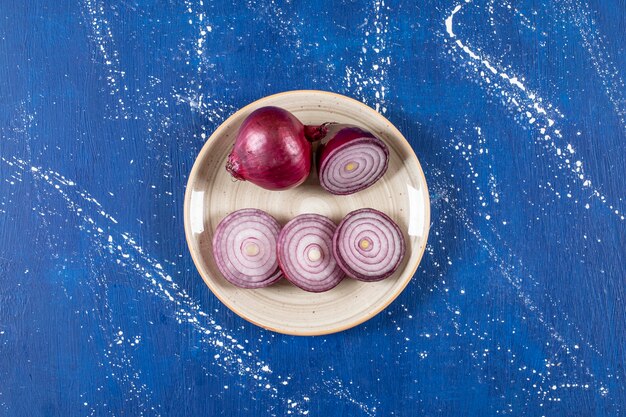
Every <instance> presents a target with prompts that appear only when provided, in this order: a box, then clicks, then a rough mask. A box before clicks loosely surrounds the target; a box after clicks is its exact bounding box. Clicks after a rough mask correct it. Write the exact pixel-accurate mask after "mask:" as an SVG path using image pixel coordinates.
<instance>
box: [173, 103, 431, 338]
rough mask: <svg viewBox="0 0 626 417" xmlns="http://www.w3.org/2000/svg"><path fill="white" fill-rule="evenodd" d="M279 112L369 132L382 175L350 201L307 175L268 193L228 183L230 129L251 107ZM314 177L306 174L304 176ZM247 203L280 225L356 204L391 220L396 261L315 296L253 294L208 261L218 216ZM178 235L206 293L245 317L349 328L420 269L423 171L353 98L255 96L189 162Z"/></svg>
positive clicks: (296, 328)
mask: <svg viewBox="0 0 626 417" xmlns="http://www.w3.org/2000/svg"><path fill="white" fill-rule="evenodd" d="M263 106H278V107H282V108H284V109H287V110H289V111H291V112H292V113H293V114H294V115H295V116H296V117H297V118H298V119H300V121H302V122H303V123H304V124H321V123H324V122H339V123H350V124H354V125H357V126H361V127H363V128H365V129H367V130H369V131H371V132H373V133H375V134H376V135H378V136H379V137H380V138H381V139H382V140H384V141H385V143H386V144H387V145H388V146H389V151H390V154H389V169H388V170H387V173H386V174H385V175H384V176H383V177H382V179H380V180H379V181H378V182H377V183H375V184H374V185H373V186H371V187H370V188H368V189H366V190H363V191H360V192H358V193H355V194H352V195H349V196H335V195H332V194H329V193H328V192H326V191H324V190H323V189H322V188H321V187H320V185H319V184H318V179H317V176H316V173H315V172H313V173H312V174H311V175H310V176H309V178H308V179H307V181H306V182H305V183H304V184H302V185H300V186H299V187H296V188H294V189H291V190H286V191H268V190H265V189H262V188H260V187H257V186H255V185H254V184H251V183H249V182H244V181H234V180H233V179H232V178H231V176H230V175H229V174H228V173H227V172H226V170H225V169H224V166H225V164H226V157H227V156H228V154H229V152H230V151H231V149H232V146H233V143H234V141H235V137H236V136H237V130H238V129H239V126H240V124H241V123H242V122H243V120H244V119H245V118H246V117H247V116H248V115H249V114H250V113H251V112H252V111H254V110H255V109H257V108H259V107H263ZM313 171H315V170H313ZM246 207H254V208H259V209H262V210H265V211H266V212H268V213H269V214H271V215H272V216H274V217H275V218H276V219H277V220H278V221H279V222H280V223H281V224H283V225H284V224H285V223H287V222H288V221H289V220H290V219H292V218H293V217H295V216H297V215H299V214H303V213H318V214H322V215H325V216H328V217H329V218H331V219H332V220H333V221H334V222H336V223H337V224H338V223H339V222H340V221H341V219H342V218H343V217H344V216H345V215H346V214H348V213H349V212H351V211H352V210H356V209H359V208H363V207H372V208H375V209H378V210H380V211H382V212H384V213H386V214H387V215H389V216H390V217H391V218H393V219H394V220H395V221H396V222H397V223H398V225H399V226H400V228H401V229H402V231H403V233H404V234H405V239H406V242H407V253H406V256H405V257H404V261H403V263H402V264H401V265H400V267H399V268H398V270H397V271H396V273H395V274H394V275H393V276H391V277H390V278H388V279H386V280H383V281H379V282H369V283H368V282H360V281H356V280H353V279H350V278H346V279H344V280H343V281H342V282H341V283H340V284H339V285H338V286H337V287H335V288H333V289H332V290H330V291H327V292H323V293H309V292H306V291H303V290H301V289H299V288H297V287H296V286H294V285H292V284H291V283H289V282H288V281H287V280H285V279H283V280H281V281H279V282H278V283H276V284H274V285H272V286H270V287H266V288H260V289H254V290H249V289H241V288H238V287H235V286H233V285H232V284H230V283H229V282H228V281H226V280H225V279H224V278H223V277H222V276H221V274H220V272H219V270H218V269H217V266H216V264H215V261H214V260H213V255H212V244H211V241H212V238H213V232H214V230H215V227H216V226H217V224H218V223H219V221H220V220H222V219H223V218H224V217H225V216H226V215H227V214H229V213H232V212H233V211H235V210H238V209H241V208H246ZM184 211H185V235H186V236H187V243H188V245H189V250H190V251H191V256H192V258H193V261H194V262H195V264H196V267H197V268H198V271H199V272H200V275H201V276H202V278H203V279H204V281H205V282H206V284H207V285H208V286H209V288H210V289H211V291H213V293H214V294H215V295H216V296H217V298H219V299H220V300H221V301H222V302H223V303H224V304H226V306H228V308H230V309H231V310H232V311H234V312H235V313H237V314H238V315H239V316H241V317H243V318H244V319H246V320H248V321H250V322H252V323H254V324H256V325H258V326H261V327H264V328H266V329H269V330H273V331H276V332H280V333H286V334H293V335H320V334H328V333H334V332H338V331H341V330H345V329H348V328H350V327H353V326H356V325H357V324H360V323H362V322H364V321H365V320H368V319H370V318H371V317H373V316H374V315H376V314H377V313H379V312H380V311H382V310H383V309H384V308H385V307H386V306H387V305H389V303H391V302H392V301H393V300H394V299H395V298H396V297H397V296H398V295H399V294H400V292H402V290H403V289H404V287H405V286H406V285H407V284H408V282H409V281H410V280H411V277H412V276H413V274H414V273H415V270H416V269H417V266H418V265H419V262H420V259H421V258H422V254H423V253H424V249H425V247H426V239H427V237H428V228H429V224H430V202H429V198H428V189H427V186H426V179H425V178H424V173H423V172H422V168H421V167H420V164H419V162H418V160H417V157H416V156H415V153H414V152H413V150H412V149H411V146H410V145H409V143H408V142H407V141H406V139H405V138H404V137H403V136H402V134H401V133H400V132H399V131H398V130H397V129H396V128H395V127H394V126H393V125H392V124H391V123H390V122H389V121H388V120H387V119H385V118H384V117H383V116H381V115H380V114H378V113H377V112H376V111H374V110H373V109H371V108H369V107H368V106H366V105H364V104H363V103H360V102H358V101H356V100H353V99H350V98H348V97H344V96H341V95H338V94H333V93H328V92H323V91H291V92H287V93H281V94H276V95H273V96H269V97H265V98H262V99H260V100H258V101H255V102H254V103H252V104H250V105H248V106H246V107H244V108H243V109H241V110H239V111H238V112H237V113H235V114H234V115H232V116H231V117H230V118H229V119H228V120H226V121H225V122H224V123H223V124H222V125H221V126H220V127H219V128H217V130H216V131H215V133H213V135H212V136H211V137H210V138H209V140H208V141H207V142H206V143H205V144H204V147H203V148H202V150H201V151H200V154H199V155H198V158H197V159H196V162H195V163H194V166H193V169H192V170H191V175H190V176H189V182H188V184H187V191H186V193H185V209H184Z"/></svg>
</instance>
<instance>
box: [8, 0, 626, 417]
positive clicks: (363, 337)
mask: <svg viewBox="0 0 626 417" xmlns="http://www.w3.org/2000/svg"><path fill="white" fill-rule="evenodd" d="M625 41H626V5H625V4H624V2H623V1H622V0H602V1H600V0H595V1H589V2H587V1H584V0H558V1H556V0H554V1H548V0H534V1H528V0H524V1H516V2H513V1H509V0H502V1H495V0H474V1H464V0H453V1H433V0H426V1H422V2H411V1H389V0H385V1H384V2H383V1H382V0H376V1H371V2H365V1H343V2H332V1H326V0H320V1H315V2H306V1H302V0H291V1H284V2H279V1H270V2H266V1H262V2H254V1H248V2H238V4H237V5H233V4H232V3H231V2H229V1H222V0H216V1H210V0H185V1H183V0H179V1H166V0H161V1H148V0H146V1H137V0H108V1H103V0H55V1H46V0H23V1H15V2H10V1H4V2H2V4H1V5H0V59H1V61H2V65H1V66H0V97H1V100H0V184H1V185H0V243H1V247H2V251H1V252H0V279H1V285H0V415H2V416H11V417H12V416H66V417H69V416H121V415H129V416H181V417H182V416H200V415H202V416H259V415H275V416H284V415H309V416H415V415H424V416H497V415H515V416H618V415H624V414H625V413H626V410H625V407H626V389H625V384H624V382H625V378H626V375H625V370H624V362H625V349H626V325H625V320H624V319H625V308H624V307H625V305H624V304H625V300H624V295H625V294H624V292H625V281H626V252H625V250H624V248H625V244H626V223H625V222H624V211H626V202H625V201H624V198H625V197H626V187H625V186H624V177H625V176H626V162H625V161H626V160H625V158H624V154H625V150H626V145H625V143H626V141H625V139H626V87H625V84H624V78H625V77H626V52H625V48H624V44H625ZM293 89H319V90H329V91H334V92H338V93H342V94H345V95H348V96H351V97H354V98H356V99H358V100H361V101H363V102H365V103H367V104H368V105H370V106H371V107H373V108H375V109H377V110H378V111H379V112H381V113H383V114H384V115H385V116H386V117H387V118H389V120H391V121H392V122H393V123H394V124H395V125H396V126H397V127H398V128H399V129H400V130H401V131H402V132H403V133H404V135H405V136H406V137H407V138H409V140H410V142H411V144H412V146H413V147H414V149H415V151H416V153H417V155H418V157H419V158H420V160H421V162H422V165H423V167H424V170H425V173H426V177H427V180H428V182H429V187H430V191H431V199H432V228H431V234H430V239H429V244H428V247H427V251H426V253H425V256H424V259H423V261H422V264H421V265H420V267H419V269H418V271H417V273H416V275H415V277H414V278H413V280H412V281H411V283H410V284H409V286H408V287H407V289H406V290H405V291H404V292H403V293H402V295H401V296H400V297H399V298H398V299H397V300H396V301H395V302H394V303H393V304H392V305H391V306H389V308H388V309H387V310H385V311H384V312H383V313H381V314H379V315H378V316H376V317H375V318H373V319H372V320H370V321H369V322H367V323H365V324H363V325H361V326H358V327H356V328H354V329H351V330H348V331H345V332H342V333H339V334H335V335H330V336H325V337H315V338H312V337H311V338H297V337H290V336H285V335H279V334H273V333H271V332H268V331H264V330H262V329H259V328H257V327H255V326H253V325H251V324H249V323H247V322H245V321H243V320H242V319H240V318H239V317H237V316H236V315H234V314H233V313H232V312H230V311H229V310H228V309H227V308H225V307H224V306H223V305H222V304H221V303H220V302H219V301H218V300H217V299H216V298H215V297H214V296H213V295H212V294H211V293H210V291H209V290H208V289H207V288H206V286H205V284H204V283H203V282H202V280H201V279H200V277H199V275H198V273H197V272H196V270H195V268H194V265H193V263H192V261H191V258H190V256H189V254H188V252H187V247H186V244H185V239H184V233H183V224H182V222H183V220H182V217H183V216H182V205H183V195H184V191H185V184H186V180H187V176H188V173H189V171H190V169H191V166H192V164H193V161H194V159H195V156H196V155H197V153H198V151H199V150H200V148H201V147H202V145H203V143H204V141H205V140H206V138H207V137H208V136H209V135H210V134H211V132H212V131H213V130H214V129H215V128H216V127H217V126H218V125H219V124H220V123H221V122H222V121H223V120H224V119H225V118H226V117H228V116H229V115H230V114H232V113H233V112H234V111H235V110H236V109H237V108H239V107H241V106H243V105H245V104H247V103H249V102H251V101H253V100H255V99H258V98H260V97H263V96H266V95H269V94H272V93H276V92H280V91H286V90H293Z"/></svg>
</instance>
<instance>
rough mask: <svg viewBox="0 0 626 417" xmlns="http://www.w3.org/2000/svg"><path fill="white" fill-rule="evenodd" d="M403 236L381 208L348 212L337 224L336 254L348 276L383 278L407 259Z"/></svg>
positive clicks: (370, 279) (366, 279)
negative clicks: (405, 257)
mask: <svg viewBox="0 0 626 417" xmlns="http://www.w3.org/2000/svg"><path fill="white" fill-rule="evenodd" d="M405 246H406V245H405V242H404V236H403V235H402V232H401V231H400V228H399V227H398V225H397V224H396V223H395V222H394V221H393V220H392V219H391V218H390V217H389V216H387V215H386V214H384V213H381V212H380V211H378V210H374V209H370V208H364V209H360V210H355V211H353V212H351V213H348V215H346V217H344V219H343V220H342V221H341V223H339V226H337V231H336V232H335V236H334V237H333V254H334V255H335V259H336V261H337V264H338V265H339V266H340V267H341V269H343V271H344V272H345V273H346V275H348V276H349V277H352V278H354V279H358V280H360V281H380V280H383V279H385V278H388V277H389V276H391V275H392V274H393V273H394V272H395V271H396V269H398V266H400V263H401V262H402V259H403V258H404V254H405V251H406V249H405Z"/></svg>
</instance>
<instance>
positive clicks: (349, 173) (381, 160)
mask: <svg viewBox="0 0 626 417" xmlns="http://www.w3.org/2000/svg"><path fill="white" fill-rule="evenodd" d="M328 136H329V138H328V139H324V141H323V144H322V145H321V146H320V148H319V149H318V151H317V152H318V154H317V155H318V157H317V171H318V176H319V179H320V185H321V186H322V187H323V188H324V189H325V190H327V191H328V192H330V193H332V194H338V195H347V194H353V193H356V192H357V191H361V190H364V189H366V188H368V187H369V186H371V185H372V184H374V183H375V182H376V181H378V180H379V179H380V178H381V177H382V176H383V175H384V174H385V172H386V171H387V167H388V164H389V149H388V148H387V145H385V143H384V142H383V141H382V140H380V139H378V138H377V137H376V136H374V134H372V133H370V132H368V131H365V130H363V129H360V128H358V127H354V126H345V125H336V126H331V129H330V131H329V133H328Z"/></svg>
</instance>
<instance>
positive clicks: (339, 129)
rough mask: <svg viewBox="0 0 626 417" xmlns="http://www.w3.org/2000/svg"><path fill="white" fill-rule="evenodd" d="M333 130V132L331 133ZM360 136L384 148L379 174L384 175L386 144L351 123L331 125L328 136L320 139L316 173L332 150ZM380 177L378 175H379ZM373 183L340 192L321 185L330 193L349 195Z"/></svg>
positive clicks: (387, 149) (386, 164)
mask: <svg viewBox="0 0 626 417" xmlns="http://www.w3.org/2000/svg"><path fill="white" fill-rule="evenodd" d="M333 132H335V133H333ZM362 138H369V139H371V140H372V141H373V142H375V143H376V144H378V145H380V146H381V148H382V149H383V150H384V152H385V155H386V157H387V158H386V161H385V168H384V170H383V172H382V174H381V177H382V175H384V173H385V172H386V171H387V167H388V164H389V159H388V158H389V148H387V145H385V143H384V142H383V141H382V140H380V139H379V138H378V137H376V136H375V135H374V134H373V133H371V132H368V131H367V130H363V129H361V128H359V127H356V126H351V125H340V124H336V125H334V126H332V129H330V131H329V132H328V137H325V138H324V139H322V143H321V144H320V145H319V147H318V148H317V155H316V166H317V172H318V175H319V173H320V172H321V170H322V164H323V163H324V161H325V160H326V159H328V157H329V156H330V155H331V153H332V152H333V151H335V150H336V149H338V148H339V147H341V146H343V145H345V144H346V143H349V142H352V141H354V140H356V139H362ZM379 178H380V177H379ZM373 184H374V183H371V184H365V185H363V186H361V187H358V188H355V189H353V190H350V191H349V192H341V193H337V192H334V191H331V190H328V189H326V188H325V187H324V186H323V185H322V187H324V188H325V189H326V191H328V192H330V193H332V194H336V195H349V194H354V193H356V192H358V191H361V190H364V189H366V188H368V187H370V186H371V185H373Z"/></svg>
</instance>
